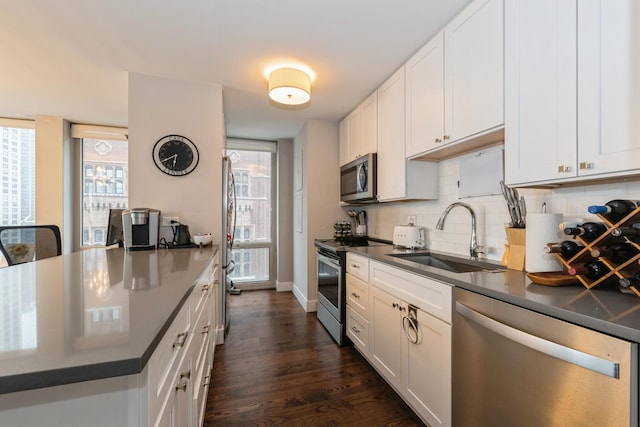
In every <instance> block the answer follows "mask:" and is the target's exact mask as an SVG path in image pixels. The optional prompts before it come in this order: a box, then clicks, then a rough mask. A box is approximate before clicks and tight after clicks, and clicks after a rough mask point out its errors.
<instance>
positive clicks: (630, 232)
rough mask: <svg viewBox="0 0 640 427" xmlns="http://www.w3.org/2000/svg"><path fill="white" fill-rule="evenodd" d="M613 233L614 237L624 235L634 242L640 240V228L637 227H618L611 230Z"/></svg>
mask: <svg viewBox="0 0 640 427" xmlns="http://www.w3.org/2000/svg"><path fill="white" fill-rule="evenodd" d="M611 235H612V236H614V237H621V236H624V237H626V238H628V239H629V240H633V241H634V242H638V241H640V229H639V228H636V227H618V228H614V229H613V230H611Z"/></svg>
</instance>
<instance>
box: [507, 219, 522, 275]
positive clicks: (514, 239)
mask: <svg viewBox="0 0 640 427" xmlns="http://www.w3.org/2000/svg"><path fill="white" fill-rule="evenodd" d="M505 231H506V233H507V242H508V244H509V247H508V248H507V249H506V251H508V256H507V268H508V269H510V270H518V271H524V259H525V254H526V229H525V228H513V227H508V228H505Z"/></svg>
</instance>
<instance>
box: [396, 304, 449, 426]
mask: <svg viewBox="0 0 640 427" xmlns="http://www.w3.org/2000/svg"><path fill="white" fill-rule="evenodd" d="M409 310H411V308H409ZM415 313H416V316H415V318H413V319H415V320H413V322H411V321H409V320H408V319H409V318H412V316H410V315H409V314H408V313H404V316H406V317H407V319H406V320H403V329H404V332H405V337H404V338H405V340H404V348H405V352H404V354H405V357H406V359H405V361H404V362H405V363H404V365H405V366H406V372H405V374H404V377H405V384H406V392H405V396H406V398H407V399H408V401H409V403H410V404H411V406H413V408H414V409H415V410H416V411H417V412H418V413H419V414H420V415H421V416H422V417H423V418H424V419H425V420H426V421H427V423H428V424H429V425H430V426H432V427H435V426H449V425H451V325H449V324H447V323H445V322H443V321H441V320H438V319H436V318H435V317H433V316H431V315H429V314H427V313H425V312H424V311H422V310H420V309H417V310H416V311H415Z"/></svg>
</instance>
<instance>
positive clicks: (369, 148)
mask: <svg viewBox="0 0 640 427" xmlns="http://www.w3.org/2000/svg"><path fill="white" fill-rule="evenodd" d="M358 108H360V110H361V111H360V118H361V120H362V139H361V146H360V152H359V153H358V154H359V155H361V156H363V155H365V154H369V153H376V152H377V151H378V92H373V93H372V94H371V95H369V97H368V98H367V99H365V100H364V102H363V103H362V104H361V105H360V107H358Z"/></svg>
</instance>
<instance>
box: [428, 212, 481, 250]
mask: <svg viewBox="0 0 640 427" xmlns="http://www.w3.org/2000/svg"><path fill="white" fill-rule="evenodd" d="M456 206H460V207H463V208H465V209H466V210H468V211H469V213H470V214H471V241H470V242H469V255H471V258H474V259H477V258H478V254H483V253H484V248H483V247H482V246H480V245H478V238H477V237H476V213H475V212H474V211H473V208H472V207H471V206H469V205H468V204H466V203H462V202H454V203H451V204H450V205H449V206H447V208H446V209H445V210H444V212H442V215H440V219H438V223H437V224H436V230H444V220H445V218H446V217H447V215H449V212H451V209H453V208H455V207H456Z"/></svg>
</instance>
